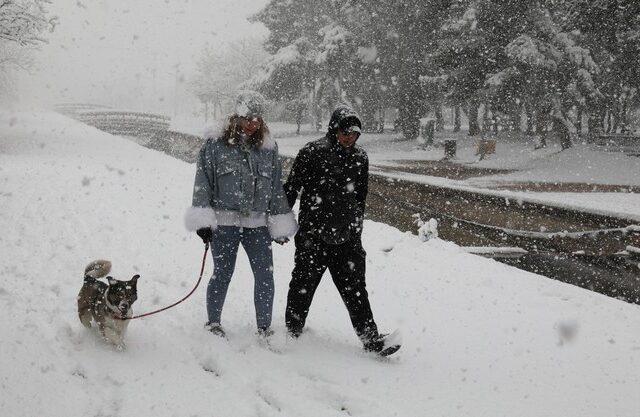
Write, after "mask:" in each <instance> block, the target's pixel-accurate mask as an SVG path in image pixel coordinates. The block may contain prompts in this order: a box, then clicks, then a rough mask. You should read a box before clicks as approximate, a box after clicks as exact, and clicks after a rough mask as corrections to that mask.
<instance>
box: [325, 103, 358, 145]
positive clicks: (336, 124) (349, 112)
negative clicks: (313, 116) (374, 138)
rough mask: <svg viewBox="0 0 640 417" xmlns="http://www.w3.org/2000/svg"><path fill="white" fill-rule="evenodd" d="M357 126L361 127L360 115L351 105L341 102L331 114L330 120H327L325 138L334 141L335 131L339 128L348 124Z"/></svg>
mask: <svg viewBox="0 0 640 417" xmlns="http://www.w3.org/2000/svg"><path fill="white" fill-rule="evenodd" d="M354 125H355V126H358V127H359V128H360V129H362V122H361V121H360V116H358V113H356V112H355V111H354V110H353V109H352V108H351V107H349V106H347V105H346V104H341V105H339V106H338V107H336V109H335V110H334V111H333V114H331V120H329V128H328V130H327V138H329V141H331V142H332V143H335V142H336V140H337V139H336V132H337V131H338V129H339V128H342V129H344V128H346V127H349V126H354Z"/></svg>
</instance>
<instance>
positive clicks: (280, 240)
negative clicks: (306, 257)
mask: <svg viewBox="0 0 640 417" xmlns="http://www.w3.org/2000/svg"><path fill="white" fill-rule="evenodd" d="M273 241H274V242H276V243H277V244H278V245H284V244H285V243H287V242H288V241H289V238H288V237H277V238H275V239H273Z"/></svg>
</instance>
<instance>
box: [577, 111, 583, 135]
mask: <svg viewBox="0 0 640 417" xmlns="http://www.w3.org/2000/svg"><path fill="white" fill-rule="evenodd" d="M577 119H578V120H576V132H577V133H578V136H582V109H578V116H577Z"/></svg>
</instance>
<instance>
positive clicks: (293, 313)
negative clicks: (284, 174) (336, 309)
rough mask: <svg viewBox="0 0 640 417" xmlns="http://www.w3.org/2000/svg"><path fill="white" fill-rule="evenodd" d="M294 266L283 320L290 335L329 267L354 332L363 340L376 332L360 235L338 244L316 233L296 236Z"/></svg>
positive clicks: (301, 320) (298, 326) (297, 330)
mask: <svg viewBox="0 0 640 417" xmlns="http://www.w3.org/2000/svg"><path fill="white" fill-rule="evenodd" d="M295 242H296V254H295V266H294V268H293V272H292V278H291V283H289V294H288V296H287V310H286V313H285V321H286V324H287V329H288V330H289V332H290V333H291V334H294V335H298V334H300V332H302V328H303V327H304V324H305V321H306V319H307V314H308V313H309V307H310V306H311V301H312V300H313V295H314V294H315V291H316V288H318V284H320V279H321V278H322V275H323V274H324V272H325V271H326V270H327V268H329V272H330V273H331V277H332V278H333V283H334V284H335V286H336V288H337V289H338V292H339V293H340V296H341V297H342V301H343V302H344V305H345V306H346V307H347V311H348V312H349V318H350V319H351V324H352V325H353V329H354V330H355V331H356V334H357V335H358V337H360V339H361V340H362V341H363V342H366V341H367V340H369V339H371V338H373V337H375V336H377V335H378V328H377V326H376V323H375V322H374V320H373V313H372V312H371V305H370V304H369V294H368V293H367V289H366V284H365V267H366V262H365V259H366V252H365V251H364V249H363V248H362V241H361V240H360V237H359V236H358V237H354V238H352V240H351V241H348V242H346V243H343V244H341V245H329V244H326V243H324V242H323V241H322V240H320V239H319V238H318V237H317V236H314V235H310V234H306V233H301V232H298V234H297V235H296V237H295Z"/></svg>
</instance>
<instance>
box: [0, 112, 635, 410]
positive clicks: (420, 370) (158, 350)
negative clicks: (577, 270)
mask: <svg viewBox="0 0 640 417" xmlns="http://www.w3.org/2000/svg"><path fill="white" fill-rule="evenodd" d="M193 174H194V167H193V166H191V165H189V164H186V163H183V162H181V161H177V160H174V159H172V158H170V157H168V156H166V155H163V154H161V153H158V152H154V151H151V150H148V149H145V148H143V147H140V146H138V145H136V144H135V143H133V142H130V141H127V140H125V139H122V138H118V137H114V136H111V135H108V134H105V133H103V132H100V131H98V130H95V129H93V128H90V127H87V126H84V125H81V124H78V123H77V122H74V121H71V120H69V119H67V118H64V117H62V116H60V115H56V114H52V113H44V112H37V113H25V112H22V113H11V112H7V111H5V112H0V207H1V209H0V311H1V312H2V317H1V318H0V334H1V335H2V337H1V338H0V353H1V354H0V386H1V390H0V410H1V411H0V415H2V416H12V417H36V416H37V417H45V416H56V417H58V416H60V417H61V416H65V417H74V416H118V417H129V416H130V417H164V416H178V417H182V416H202V417H204V416H217V417H219V416H313V417H316V416H317V417H322V416H349V415H351V416H367V417H371V416H380V417H386V416H407V417H413V416H426V415H429V416H492V417H495V416H509V417H511V416H518V417H525V416H535V417H539V416H562V417H568V416H580V417H583V416H625V417H626V416H628V417H631V416H637V413H638V409H640V397H639V396H638V392H639V391H640V332H639V329H640V308H639V307H638V306H635V305H630V304H626V303H623V302H621V301H618V300H615V299H611V298H607V297H605V296H602V295H600V294H596V293H592V292H589V291H586V290H583V289H579V288H576V287H572V286H569V285H566V284H562V283H559V282H555V281H551V280H548V279H546V278H543V277H540V276H537V275H533V274H530V273H526V272H523V271H519V270H517V269H514V268H510V267H507V266H505V265H502V264H500V263H497V262H494V261H492V260H488V259H484V258H480V257H477V256H474V255H470V254H467V253H465V252H464V251H462V250H461V249H460V248H458V247H457V246H455V245H453V244H451V243H447V242H443V241H437V240H436V241H430V242H427V243H422V242H420V240H419V239H418V237H417V236H413V235H410V234H403V233H400V232H399V231H398V230H396V229H393V228H390V227H388V226H386V225H383V224H379V223H374V222H370V221H368V222H366V224H365V233H364V245H365V249H366V250H367V252H368V265H367V268H368V288H369V290H370V294H371V302H372V306H373V309H374V315H375V317H376V320H377V322H378V324H379V326H380V327H381V329H383V330H384V329H386V330H393V329H394V328H396V327H399V328H401V329H402V331H403V334H404V342H405V345H404V346H403V348H402V349H401V350H400V352H398V354H397V355H394V356H393V357H392V358H390V359H389V360H385V361H380V360H376V359H373V358H372V357H370V356H367V355H365V354H363V353H362V352H361V349H360V345H359V342H358V341H357V339H356V337H355V335H354V334H353V331H352V329H351V328H350V325H349V320H348V317H347V314H346V311H345V309H344V307H343V306H342V304H341V301H340V300H339V296H338V294H337V291H336V290H335V288H333V286H332V283H331V281H330V279H325V280H324V281H323V283H322V284H321V285H320V288H319V290H318V293H317V296H316V299H315V300H314V304H313V305H312V311H311V313H310V316H309V320H308V324H309V331H308V332H307V333H305V335H303V337H301V339H300V340H298V341H294V342H292V341H288V340H287V339H286V338H285V335H284V325H283V321H284V320H283V316H284V305H285V297H286V290H287V284H288V279H289V273H290V271H291V268H292V263H293V262H292V261H293V259H292V258H293V249H294V248H293V246H292V245H291V244H289V245H287V246H284V247H280V246H276V247H275V248H274V255H275V267H276V300H275V311H274V322H275V330H276V334H275V336H274V341H273V343H274V345H275V346H276V347H277V348H278V349H279V350H281V353H275V352H272V351H269V350H266V349H264V348H262V347H260V345H259V344H258V343H257V341H256V338H255V336H254V334H253V333H254V322H253V321H254V314H253V300H252V285H253V283H252V277H251V274H250V272H249V267H248V262H247V261H246V258H245V257H244V255H243V254H242V253H241V254H240V256H239V260H238V267H237V269H236V274H235V276H234V279H233V281H232V283H231V288H230V292H229V296H228V301H227V304H226V306H225V311H224V317H223V320H224V324H225V326H226V328H227V329H228V330H229V334H230V340H229V341H224V340H221V339H218V338H215V337H213V336H212V335H211V334H209V333H207V332H205V331H204V330H203V328H202V326H203V324H204V321H205V307H204V291H205V285H202V286H201V287H200V288H199V289H198V290H197V291H196V293H195V294H194V296H193V297H192V298H190V299H189V300H187V301H186V302H185V303H183V304H181V305H179V306H178V307H176V308H174V309H171V310H168V311H166V312H164V313H161V314H159V315H155V316H151V317H149V318H144V319H140V320H136V321H133V322H132V323H131V324H130V327H129V334H128V335H127V345H128V349H127V350H126V351H124V352H117V351H114V350H113V349H111V348H110V347H108V346H106V345H105V344H104V343H103V342H101V341H100V340H99V339H98V337H97V336H96V334H95V332H90V331H86V330H85V329H84V328H83V327H82V326H81V324H80V322H79V320H78V318H77V316H76V305H75V304H76V303H75V297H76V294H77V292H78V290H79V288H80V285H81V283H82V272H83V268H84V266H85V265H86V264H87V263H88V262H89V261H91V260H93V259H95V258H107V259H110V260H111V261H112V262H113V265H114V271H113V275H114V276H115V277H117V278H122V279H128V278H130V276H131V275H133V274H134V273H139V274H140V275H141V278H140V281H139V284H138V285H139V300H138V302H137V303H136V305H135V309H136V312H137V313H142V312H145V311H149V310H152V309H156V308H159V307H162V306H164V305H167V304H169V303H171V302H173V301H175V300H177V299H179V298H181V297H182V296H183V295H184V294H186V293H187V292H188V291H189V290H190V289H191V287H192V286H193V285H194V283H195V281H196V279H197V275H198V272H199V268H200V260H201V257H202V250H203V246H202V243H201V242H200V240H199V239H198V238H197V237H196V236H194V235H191V234H189V233H187V232H186V231H185V230H184V228H183V226H182V214H183V211H184V209H185V207H186V206H187V205H189V203H190V194H191V185H192V179H193ZM207 262H208V265H207V272H206V274H207V275H208V274H210V271H211V259H208V260H207Z"/></svg>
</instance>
